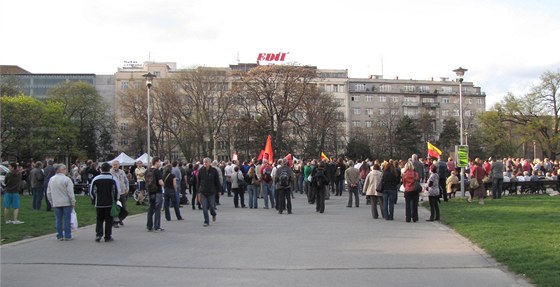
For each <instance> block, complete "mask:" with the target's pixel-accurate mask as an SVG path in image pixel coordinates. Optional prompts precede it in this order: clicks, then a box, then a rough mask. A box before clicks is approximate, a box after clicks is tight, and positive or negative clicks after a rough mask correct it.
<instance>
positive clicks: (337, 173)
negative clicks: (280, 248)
mask: <svg viewBox="0 0 560 287" xmlns="http://www.w3.org/2000/svg"><path fill="white" fill-rule="evenodd" d="M341 173H342V170H341V169H340V166H337V167H336V172H335V173H334V176H336V177H338V176H340V174H341Z"/></svg>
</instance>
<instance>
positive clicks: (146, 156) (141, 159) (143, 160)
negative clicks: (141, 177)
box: [136, 153, 152, 166]
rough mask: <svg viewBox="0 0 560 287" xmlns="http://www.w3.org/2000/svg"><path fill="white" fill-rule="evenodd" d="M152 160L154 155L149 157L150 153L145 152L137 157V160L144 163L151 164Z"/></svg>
mask: <svg viewBox="0 0 560 287" xmlns="http://www.w3.org/2000/svg"><path fill="white" fill-rule="evenodd" d="M151 160H152V157H149V158H148V154H147V153H144V154H143V155H141V156H140V157H139V158H137V159H136V161H141V162H142V164H143V165H146V166H149V165H150V164H149V163H150V161H151Z"/></svg>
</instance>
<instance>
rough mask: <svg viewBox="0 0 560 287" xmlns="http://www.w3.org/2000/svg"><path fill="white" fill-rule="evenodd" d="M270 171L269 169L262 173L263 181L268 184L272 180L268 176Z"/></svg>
mask: <svg viewBox="0 0 560 287" xmlns="http://www.w3.org/2000/svg"><path fill="white" fill-rule="evenodd" d="M270 173H271V170H270V169H266V170H265V171H264V173H263V180H264V181H266V182H270V181H271V180H272V176H271V175H270Z"/></svg>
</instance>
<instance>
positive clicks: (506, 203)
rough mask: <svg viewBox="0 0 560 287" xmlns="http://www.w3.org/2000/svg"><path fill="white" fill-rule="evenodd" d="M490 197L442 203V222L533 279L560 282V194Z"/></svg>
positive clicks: (544, 286)
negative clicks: (471, 201) (495, 198)
mask: <svg viewBox="0 0 560 287" xmlns="http://www.w3.org/2000/svg"><path fill="white" fill-rule="evenodd" d="M485 203H486V204H485V205H479V204H478V203H474V202H473V203H466V202H465V201H464V200H460V199H453V200H450V201H449V202H447V203H441V204H440V209H441V219H442V220H441V222H442V223H444V224H446V225H449V226H450V227H452V228H453V229H455V230H456V231H457V232H458V233H460V234H461V235H463V236H465V237H467V238H469V239H470V240H471V241H472V242H474V243H476V244H477V245H478V246H480V247H481V248H483V249H484V250H485V251H486V252H487V253H489V254H490V255H491V256H492V257H494V258H495V259H496V260H497V261H498V262H500V263H502V264H504V265H506V266H507V267H508V269H509V270H510V271H512V272H515V273H517V274H521V275H524V276H526V277H528V278H529V279H530V280H531V281H532V283H535V284H537V285H538V286H541V287H553V286H554V287H556V286H560V197H559V196H555V197H551V196H548V195H534V196H508V197H505V198H502V199H500V200H492V199H487V200H486V201H485ZM428 208H429V206H428Z"/></svg>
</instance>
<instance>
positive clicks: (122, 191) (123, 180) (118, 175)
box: [111, 161, 129, 228]
mask: <svg viewBox="0 0 560 287" xmlns="http://www.w3.org/2000/svg"><path fill="white" fill-rule="evenodd" d="M112 165H113V168H112V169H111V175H113V177H114V178H115V180H116V181H117V183H118V184H119V200H120V201H121V204H122V208H124V209H125V210H126V199H127V197H128V186H129V185H128V178H127V177H126V173H125V172H124V171H123V170H122V169H120V168H119V167H120V163H119V161H113V163H112ZM113 224H114V225H115V226H113V227H115V228H119V224H120V225H124V223H123V222H122V220H121V219H120V218H118V217H115V219H114V223H113Z"/></svg>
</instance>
